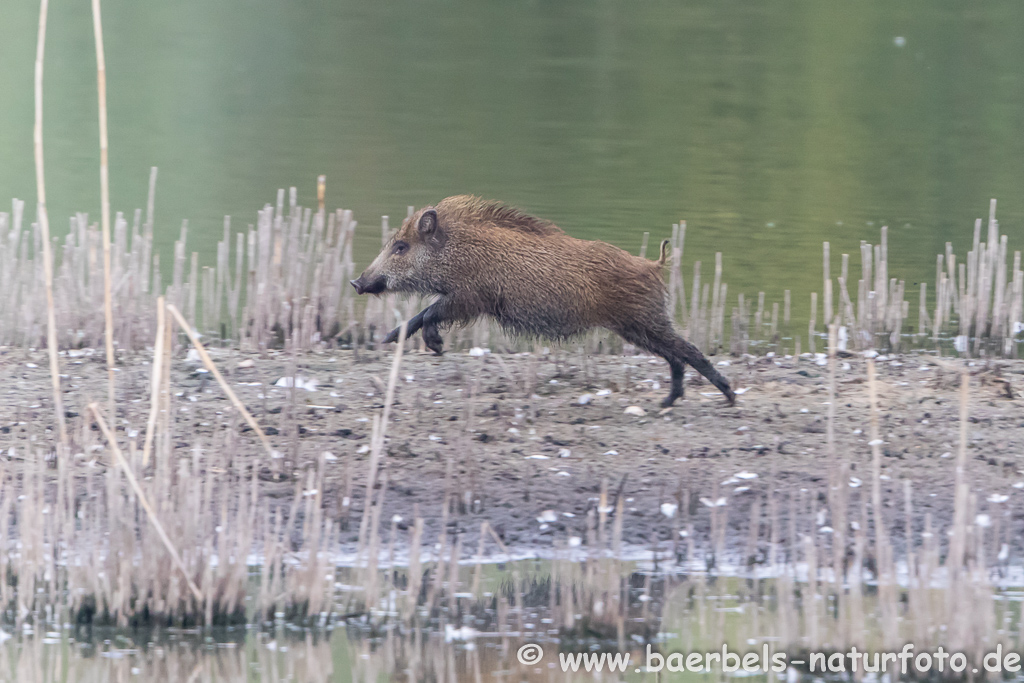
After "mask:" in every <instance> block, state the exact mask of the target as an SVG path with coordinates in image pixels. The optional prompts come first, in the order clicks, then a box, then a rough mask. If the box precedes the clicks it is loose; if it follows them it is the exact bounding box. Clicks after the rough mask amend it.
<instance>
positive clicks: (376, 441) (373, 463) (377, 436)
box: [356, 320, 447, 562]
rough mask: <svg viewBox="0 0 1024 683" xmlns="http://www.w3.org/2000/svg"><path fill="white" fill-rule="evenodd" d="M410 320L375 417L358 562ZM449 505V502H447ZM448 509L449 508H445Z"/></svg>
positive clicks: (401, 333) (400, 336) (402, 330)
mask: <svg viewBox="0 0 1024 683" xmlns="http://www.w3.org/2000/svg"><path fill="white" fill-rule="evenodd" d="M408 323H409V321H408V320H403V321H402V325H401V328H400V330H399V333H398V346H396V347H395V357H394V360H392V361H391V373H390V375H388V386H387V389H386V390H385V392H384V393H385V397H384V410H383V412H382V414H381V415H380V416H379V417H374V422H373V434H372V436H371V437H370V438H371V443H370V458H369V461H368V462H367V473H366V497H365V499H364V500H363V517H362V519H361V520H360V521H359V536H358V540H357V545H356V561H357V562H358V560H359V558H360V557H361V556H362V553H363V547H364V545H365V543H366V534H367V530H368V524H369V522H370V508H371V507H372V504H373V490H374V486H375V485H376V484H377V472H378V471H379V470H380V463H381V460H382V459H383V454H384V435H385V433H386V432H387V425H388V417H389V416H390V415H391V404H392V403H393V402H394V400H395V385H396V384H397V382H398V368H399V366H401V364H402V353H403V351H404V349H405V338H406V331H407V330H408ZM383 500H384V490H383V489H382V490H381V494H380V497H379V498H378V504H382V502H383ZM446 505H447V501H446ZM445 509H447V507H446V508H445Z"/></svg>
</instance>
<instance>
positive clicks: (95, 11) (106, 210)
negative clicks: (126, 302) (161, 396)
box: [92, 0, 117, 428]
mask: <svg viewBox="0 0 1024 683" xmlns="http://www.w3.org/2000/svg"><path fill="white" fill-rule="evenodd" d="M92 27H93V33H94V35H95V38H96V87H97V91H98V98H99V109H100V209H101V213H102V226H103V317H104V322H105V325H104V337H105V338H106V347H107V403H108V405H109V408H108V411H109V413H110V418H111V419H112V420H114V421H115V428H116V417H115V416H116V415H117V413H116V412H115V405H114V302H113V291H112V289H111V282H110V170H109V165H108V159H107V153H108V152H107V62H106V58H105V57H104V54H103V21H102V18H101V16H100V0H92Z"/></svg>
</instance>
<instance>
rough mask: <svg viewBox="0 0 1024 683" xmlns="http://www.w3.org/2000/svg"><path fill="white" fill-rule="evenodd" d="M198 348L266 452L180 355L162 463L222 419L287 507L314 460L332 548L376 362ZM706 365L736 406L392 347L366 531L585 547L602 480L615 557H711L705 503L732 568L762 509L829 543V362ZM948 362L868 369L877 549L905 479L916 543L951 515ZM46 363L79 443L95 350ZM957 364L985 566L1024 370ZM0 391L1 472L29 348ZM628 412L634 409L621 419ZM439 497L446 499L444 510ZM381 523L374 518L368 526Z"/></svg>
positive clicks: (345, 509)
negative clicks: (617, 541)
mask: <svg viewBox="0 0 1024 683" xmlns="http://www.w3.org/2000/svg"><path fill="white" fill-rule="evenodd" d="M214 356H215V359H216V361H217V363H218V365H219V366H220V367H221V368H222V370H223V372H224V373H225V375H226V376H227V377H228V379H229V381H230V382H231V384H232V386H233V387H234V389H235V391H236V392H237V393H238V395H239V396H240V398H241V399H242V400H243V401H244V402H245V404H246V405H247V407H248V408H249V409H250V410H251V412H252V413H253V415H254V416H255V417H256V419H257V420H258V421H259V422H260V424H261V425H262V426H263V427H264V429H265V430H266V431H267V432H268V434H269V435H270V439H271V441H272V442H273V445H274V448H275V450H277V451H278V452H279V455H280V457H278V458H274V459H270V458H267V457H266V455H265V454H264V453H263V452H262V450H261V448H260V446H259V443H258V441H257V440H256V439H255V438H254V435H253V433H252V432H251V431H249V430H247V429H245V428H244V427H243V425H241V423H240V421H239V420H238V418H237V416H236V415H233V413H232V411H231V409H230V404H229V402H228V401H227V399H226V398H225V397H224V396H223V394H222V392H221V391H220V389H219V388H218V386H217V385H216V383H215V382H213V381H212V377H210V376H209V375H208V374H206V373H204V372H200V371H198V370H199V369H200V368H201V365H200V364H199V363H198V360H195V361H193V360H189V359H187V358H186V354H185V353H184V350H183V351H182V353H180V354H178V358H177V359H176V361H175V363H174V365H173V375H172V389H173V391H174V392H175V394H176V395H175V397H174V399H173V402H174V404H173V413H174V435H175V439H174V443H175V445H176V448H175V457H190V452H191V449H192V448H193V447H195V446H199V447H201V448H223V447H224V443H225V439H226V437H225V433H226V432H227V431H228V430H234V429H238V432H239V433H238V442H237V443H238V445H237V455H236V456H235V465H234V466H235V467H238V468H240V469H242V470H248V468H250V467H257V468H258V469H259V472H260V484H259V485H260V487H261V493H262V494H263V495H265V496H267V497H268V498H269V499H271V500H273V499H274V498H275V497H280V498H281V500H282V504H288V503H289V500H290V497H291V495H292V493H293V492H294V490H295V487H296V481H297V480H303V476H302V472H303V471H304V470H305V469H306V468H308V467H310V466H311V464H312V463H313V462H314V461H315V459H316V458H318V457H321V454H322V453H324V452H327V453H329V454H330V455H329V456H327V470H328V476H327V485H326V487H325V489H326V490H325V492H324V493H325V496H324V499H325V501H324V504H325V508H326V512H327V514H329V515H332V516H335V517H336V518H337V519H338V520H339V522H341V523H342V526H343V527H344V530H343V532H342V536H341V541H342V542H343V543H347V544H352V545H354V543H355V540H356V535H357V532H358V521H359V518H360V516H361V514H362V509H363V501H364V493H365V476H366V461H367V458H368V453H367V451H368V450H369V441H370V438H369V437H370V432H371V428H372V420H373V417H374V416H375V415H377V414H379V413H380V412H381V409H382V404H383V395H384V387H385V384H386V382H387V379H388V372H389V368H390V363H391V359H392V356H391V354H390V352H386V353H375V352H361V353H360V354H359V355H358V357H356V356H354V355H353V353H352V352H351V351H332V352H324V353H317V354H306V355H300V356H298V357H291V356H289V355H288V354H285V353H283V352H270V353H268V354H267V355H265V356H260V355H257V354H242V353H238V352H228V351H220V352H218V351H217V350H214ZM715 360H716V361H717V362H719V363H720V365H721V370H722V371H723V372H724V373H725V374H726V375H727V376H728V377H729V379H730V381H731V382H732V384H733V386H734V387H735V388H738V389H741V390H743V393H742V394H741V395H740V396H739V398H738V401H737V403H736V406H735V407H732V408H730V407H726V406H725V403H724V401H723V399H722V397H721V396H720V394H718V392H717V391H716V390H715V389H714V388H713V387H711V386H710V385H709V384H708V383H707V382H706V381H704V380H703V378H700V377H699V376H696V375H694V374H693V373H689V374H688V377H687V385H686V397H685V399H684V400H681V401H679V402H678V403H677V404H676V406H675V407H674V408H673V409H671V410H669V411H664V412H663V411H660V410H659V402H660V400H661V399H662V398H663V396H664V395H665V393H666V392H667V382H668V367H667V365H666V364H665V363H664V362H663V361H662V360H660V359H653V358H649V357H643V356H611V355H606V356H583V355H581V354H577V353H573V352H570V351H555V352H553V353H551V354H548V355H541V356H538V355H531V354H521V355H501V356H498V355H483V356H471V355H468V354H465V353H459V354H448V355H445V356H443V357H435V356H433V355H428V354H421V353H417V352H413V353H409V354H406V356H405V358H404V360H403V362H402V366H401V369H400V373H399V382H398V386H397V392H396V403H395V406H394V408H393V411H392V413H391V421H390V424H389V425H388V431H387V433H388V438H387V445H386V450H387V452H388V457H387V461H386V465H385V466H386V469H387V475H388V480H387V493H386V495H385V499H384V506H385V507H384V519H385V520H387V519H390V518H391V517H392V516H393V515H397V516H400V517H401V518H402V521H401V522H399V523H398V528H399V529H402V528H404V527H405V526H406V524H407V523H408V522H409V520H411V519H412V518H413V517H414V515H415V514H416V513H417V511H418V513H419V515H421V516H422V517H424V518H425V520H426V534H425V536H424V538H425V539H426V541H428V542H430V543H432V542H433V540H434V539H436V538H437V535H438V533H439V532H440V530H441V527H442V523H446V524H447V525H448V528H449V531H464V532H466V533H465V535H464V536H463V548H464V553H465V554H466V555H469V554H472V553H474V552H475V548H476V537H477V533H478V531H479V529H480V524H481V522H482V521H484V520H486V521H488V522H489V523H490V524H491V525H492V526H493V527H494V529H495V530H496V531H497V533H498V535H499V536H500V537H501V538H502V539H503V541H504V543H505V544H507V545H508V546H509V547H510V548H513V549H519V550H524V551H527V552H530V551H535V550H537V551H548V550H550V549H551V548H552V547H553V544H554V543H555V542H556V541H558V542H561V543H566V542H570V540H569V539H571V538H572V537H578V538H579V539H581V542H582V543H583V545H586V542H587V513H588V511H589V510H593V509H594V508H596V507H597V505H598V501H599V497H600V495H601V490H602V486H606V487H607V490H608V496H609V505H610V506H612V507H613V506H614V504H615V502H616V501H617V500H618V498H621V499H622V501H623V511H624V516H623V519H622V539H623V542H624V543H625V544H626V545H628V546H634V547H638V548H653V547H656V546H657V547H659V548H660V550H661V552H662V553H666V554H667V553H671V552H672V551H673V550H676V551H678V552H679V553H680V554H685V553H687V552H690V551H691V546H692V550H693V552H695V553H697V555H699V556H703V555H704V554H706V552H707V551H708V550H709V549H710V548H711V547H712V546H713V543H712V542H711V540H710V538H709V535H710V531H711V527H710V520H711V512H712V507H710V505H715V504H718V505H717V508H716V510H717V514H719V515H720V517H719V521H720V522H721V521H722V520H723V519H724V522H725V525H726V526H725V529H726V532H725V538H726V545H727V550H728V552H727V555H729V557H730V558H731V559H730V561H733V562H735V561H744V560H745V558H746V557H747V555H748V554H751V553H752V554H753V555H754V556H755V560H756V559H757V558H759V557H760V558H763V557H764V555H765V554H766V548H767V546H768V540H769V538H770V533H771V531H770V529H771V519H772V517H773V515H774V517H775V519H776V522H775V526H776V529H777V531H776V534H777V537H778V539H779V542H780V543H781V544H782V549H783V550H786V549H788V548H790V547H791V544H792V543H793V542H794V541H795V540H796V539H798V538H799V537H800V536H801V535H803V534H816V535H817V534H822V533H824V534H827V533H828V527H829V525H830V524H831V521H830V519H829V515H828V505H827V502H826V497H825V496H826V494H827V490H828V479H829V472H830V471H831V470H832V469H833V468H834V467H835V464H834V462H833V461H832V459H831V458H830V456H829V454H828V452H827V447H826V422H827V420H826V416H827V410H828V405H827V402H828V395H827V391H828V389H827V377H828V375H827V368H826V367H822V366H821V365H819V364H818V361H817V360H816V359H815V358H812V357H805V358H800V359H796V358H781V359H780V358H744V359H736V358H724V357H718V358H716V359H715ZM955 362H958V361H952V360H945V361H941V364H940V365H937V364H936V363H935V362H933V361H932V360H931V359H930V358H928V357H925V356H902V357H893V358H886V357H880V358H879V359H877V367H878V379H879V384H878V387H879V401H880V407H881V415H880V429H881V435H882V440H883V441H884V444H883V445H882V449H883V458H882V471H883V477H882V490H883V496H884V499H885V506H886V509H885V514H886V517H887V521H888V523H889V528H890V532H891V533H892V534H893V536H894V541H895V542H896V543H897V544H901V543H902V539H903V535H904V533H905V532H904V521H903V520H904V481H905V480H909V481H910V482H911V486H912V489H911V491H912V496H913V519H914V522H913V524H914V526H915V532H920V531H921V530H922V529H923V525H924V518H925V516H926V515H930V516H931V518H932V523H933V525H934V527H935V528H936V529H938V530H944V529H945V528H946V527H947V526H948V525H949V523H950V521H951V519H952V489H953V480H954V462H955V455H956V452H957V449H958V443H959V428H960V424H959V420H958V414H959V378H958V376H957V374H956V372H955V371H954V370H953V369H952V366H953V364H954V363H955ZM62 363H63V370H64V372H65V373H66V375H67V377H66V380H65V382H66V386H65V390H66V398H65V405H66V407H67V410H68V411H69V415H71V416H72V419H71V420H70V425H71V427H72V429H73V430H74V433H76V434H81V433H83V432H82V430H83V429H88V426H87V425H84V424H83V422H82V420H83V418H82V417H81V415H80V414H82V413H84V406H85V405H86V403H87V402H88V401H90V400H101V401H102V400H103V398H104V397H105V395H106V386H105V369H104V366H103V358H102V354H101V353H95V354H94V353H92V352H91V351H85V352H74V354H73V356H65V357H64V358H63V359H62ZM726 364H727V365H726ZM970 370H971V372H972V373H973V375H972V379H971V404H970V423H969V425H968V469H967V478H968V481H969V482H970V484H971V487H972V492H974V493H975V494H976V498H977V509H976V513H977V514H984V515H988V522H987V523H988V524H989V525H990V528H987V530H986V534H987V535H986V537H985V538H986V547H987V548H989V549H990V550H991V551H992V557H991V561H994V560H995V555H996V553H998V550H999V548H1000V545H1001V544H1002V543H1003V542H1006V543H1009V547H1010V551H1011V557H1010V561H1014V560H1015V559H1019V558H1020V552H1021V548H1020V545H1021V544H1022V540H1024V538H1022V535H1021V534H1019V533H1017V532H1018V531H1019V530H1020V529H1021V512H1020V511H1021V505H1020V503H1021V500H1022V499H1024V490H1022V489H1021V488H1017V487H1016V486H1015V484H1018V482H1022V481H1024V474H1022V470H1024V463H1022V462H1021V455H1022V452H1024V450H1022V446H1024V415H1022V412H1021V399H1020V398H1018V397H1019V396H1020V393H1019V391H1020V389H1021V388H1024V362H1016V361H998V362H993V363H989V364H985V363H982V362H977V363H975V364H974V365H972V366H971V367H970ZM149 372H150V366H149V364H148V359H146V358H143V357H136V358H127V359H125V360H124V363H123V365H122V366H121V368H120V369H119V373H118V381H119V385H118V405H119V406H120V411H121V412H120V414H119V416H118V417H119V427H120V428H121V430H122V433H123V434H126V435H128V436H126V437H125V440H126V441H127V440H129V438H134V439H136V440H137V441H138V443H139V444H140V445H141V441H142V436H141V434H139V433H138V432H142V431H144V429H145V420H146V412H147V410H148V401H149V394H148V375H149ZM293 375H297V376H298V377H299V381H298V382H297V384H298V385H299V386H297V387H296V388H294V389H293V388H289V387H287V386H275V385H276V384H282V385H283V384H287V382H280V381H279V380H281V379H282V378H283V377H290V376H293ZM0 379H2V386H3V387H4V391H3V393H2V394H0V448H2V452H3V457H4V458H6V459H7V460H8V461H9V462H10V463H14V465H15V466H16V463H17V462H18V460H19V459H20V458H22V457H24V456H25V455H26V454H28V453H30V452H31V451H32V450H33V449H34V450H35V451H36V454H37V456H38V455H40V454H42V453H43V452H44V451H45V450H47V449H48V446H49V444H50V443H52V439H53V433H52V431H50V430H49V425H50V423H51V415H52V409H51V408H50V399H49V379H48V376H47V372H46V361H45V357H44V355H43V354H42V353H38V352H25V351H23V350H7V351H5V352H3V353H2V355H0ZM865 380H866V367H865V361H864V359H862V358H859V357H850V358H845V359H841V360H840V364H839V370H838V400H837V403H836V422H835V438H836V448H837V453H838V456H839V457H840V458H842V459H845V460H847V461H848V462H850V466H851V468H852V469H851V472H850V480H849V481H848V482H847V485H848V486H850V492H851V495H852V499H851V510H852V511H853V513H852V514H853V515H854V518H855V519H859V518H860V510H861V507H860V506H861V501H860V497H861V496H862V495H863V496H865V497H869V496H870V475H869V473H870V459H871V448H870V446H869V440H870V437H869V436H868V432H869V409H868V391H867V385H866V381H865ZM631 406H635V407H636V408H639V409H640V410H631V411H630V412H629V413H627V412H626V409H627V408H629V407H631ZM641 411H642V412H643V413H644V414H643V415H640V414H631V413H640V412H641ZM93 438H94V439H95V438H96V437H93ZM89 450H90V452H87V453H85V452H82V453H79V454H78V456H77V458H76V463H77V466H80V467H83V468H84V467H88V466H89V462H90V461H94V460H95V461H97V464H99V465H101V466H102V464H103V462H104V461H105V460H107V459H109V455H108V454H106V453H105V452H104V451H103V450H102V449H100V448H98V447H94V448H91V449H89ZM1018 485H1019V486H1021V487H1024V484H1018ZM769 493H770V494H771V495H770V496H769ZM446 494H448V495H449V497H450V500H451V501H452V503H451V505H450V507H449V514H448V515H447V519H444V516H443V515H442V507H443V501H444V500H445V498H446ZM769 498H770V499H771V502H770V504H769ZM673 506H676V507H673ZM772 509H774V513H772V512H770V511H771V510H772ZM666 513H673V514H672V516H669V515H668V514H666ZM752 521H753V523H756V524H757V527H756V529H755V531H756V534H754V533H751V524H752ZM982 522H983V523H985V520H982ZM387 526H389V524H388V523H387V522H386V521H385V523H383V524H382V527H384V528H386V527H387ZM609 527H611V522H609ZM823 528H824V529H823ZM688 529H689V531H688ZM755 536H756V537H755ZM471 548H472V549H473V550H470V549H471Z"/></svg>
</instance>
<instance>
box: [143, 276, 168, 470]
mask: <svg viewBox="0 0 1024 683" xmlns="http://www.w3.org/2000/svg"><path fill="white" fill-rule="evenodd" d="M166 318H167V316H166V310H165V308H164V298H163V297H162V296H161V297H157V300H156V341H155V342H154V343H153V374H152V379H151V380H150V387H149V419H148V420H146V440H145V441H144V442H143V446H142V466H143V467H148V466H149V453H150V451H151V450H152V448H153V433H154V432H155V431H156V416H157V413H158V412H159V411H160V380H161V379H162V378H163V363H164V355H165V352H164V325H165V324H166V323H165V321H166Z"/></svg>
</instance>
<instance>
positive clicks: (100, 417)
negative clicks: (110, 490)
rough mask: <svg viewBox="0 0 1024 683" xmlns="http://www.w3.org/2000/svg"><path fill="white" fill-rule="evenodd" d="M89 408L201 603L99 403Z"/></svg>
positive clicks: (199, 602) (201, 595)
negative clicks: (122, 452) (118, 444)
mask: <svg viewBox="0 0 1024 683" xmlns="http://www.w3.org/2000/svg"><path fill="white" fill-rule="evenodd" d="M89 410H91V411H92V414H93V417H95V418H96V424H98V425H99V427H100V431H102V432H103V436H104V437H106V439H107V442H108V443H109V444H110V449H111V451H113V453H114V459H115V460H116V461H117V464H118V466H119V467H120V468H121V470H122V471H123V472H124V476H125V479H127V480H128V483H129V485H131V487H132V490H133V491H135V495H136V496H138V498H139V503H140V504H141V505H142V508H143V509H144V510H145V511H146V516H147V517H149V521H150V522H151V523H152V524H153V528H154V529H156V533H157V535H159V536H160V540H161V541H163V543H164V546H165V547H166V548H167V552H169V553H170V554H171V559H173V560H174V564H176V565H177V566H178V569H179V570H181V574H182V576H184V577H185V581H186V582H187V583H188V587H189V590H191V591H192V595H193V596H195V599H196V602H197V603H198V604H200V605H201V604H203V593H202V591H200V590H199V587H198V586H196V584H195V582H194V581H192V578H191V577H190V576H189V574H188V569H187V568H186V567H185V563H184V562H182V561H181V556H180V555H179V554H178V551H177V550H176V549H175V547H174V544H173V543H171V539H170V538H169V537H168V536H167V532H166V531H164V527H163V525H162V524H160V520H159V519H157V516H156V511H155V510H154V509H153V506H152V505H150V504H149V500H148V499H147V498H146V494H145V493H143V491H142V487H141V486H139V482H138V481H137V480H136V479H135V474H134V473H133V472H132V468H131V467H130V466H129V465H128V461H127V460H125V459H124V456H123V455H121V449H120V448H118V446H117V439H115V438H114V434H113V433H112V432H111V431H110V427H108V426H107V421H106V420H104V419H103V414H102V413H100V408H99V405H98V404H96V403H90V404H89Z"/></svg>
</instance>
